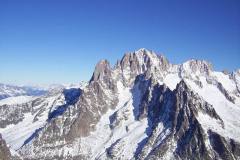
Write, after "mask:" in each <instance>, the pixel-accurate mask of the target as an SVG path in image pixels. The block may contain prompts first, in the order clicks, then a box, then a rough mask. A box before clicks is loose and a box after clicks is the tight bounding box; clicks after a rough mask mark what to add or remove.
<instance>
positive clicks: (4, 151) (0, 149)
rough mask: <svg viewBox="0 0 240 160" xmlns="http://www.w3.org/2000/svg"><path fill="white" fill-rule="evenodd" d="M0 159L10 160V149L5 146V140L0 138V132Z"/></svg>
mask: <svg viewBox="0 0 240 160" xmlns="http://www.w3.org/2000/svg"><path fill="white" fill-rule="evenodd" d="M0 159H1V160H10V159H11V153H10V150H9V148H8V147H7V144H6V142H5V141H4V140H3V139H2V135H1V134H0Z"/></svg>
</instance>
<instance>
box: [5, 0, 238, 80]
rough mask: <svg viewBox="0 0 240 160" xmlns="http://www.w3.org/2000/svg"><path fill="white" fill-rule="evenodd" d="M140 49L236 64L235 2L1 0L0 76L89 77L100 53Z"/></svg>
mask: <svg viewBox="0 0 240 160" xmlns="http://www.w3.org/2000/svg"><path fill="white" fill-rule="evenodd" d="M139 48H147V49H150V50H154V51H156V52H161V53H163V54H164V55H165V56H166V57H167V58H168V59H169V60H170V62H172V63H182V62H183V61H185V60H187V59H190V58H197V59H206V60H208V61H211V62H212V63H213V64H214V67H215V69H216V70H223V69H228V70H230V71H231V70H235V69H237V68H240V1H239V0H145V1H143V0H118V1H117V0H109V1H106V0H95V1H94V0H92V1H91V0H86V1H84V0H1V1H0V82H4V83H17V84H26V83H69V82H73V83H75V82H78V81H80V80H88V79H90V77H91V74H92V72H93V70H94V66H95V64H96V63H97V62H98V61H99V60H100V59H108V60H109V61H110V62H111V64H114V63H115V62H116V60H117V59H120V58H121V57H122V56H123V54H124V53H125V52H127V51H134V50H137V49H139Z"/></svg>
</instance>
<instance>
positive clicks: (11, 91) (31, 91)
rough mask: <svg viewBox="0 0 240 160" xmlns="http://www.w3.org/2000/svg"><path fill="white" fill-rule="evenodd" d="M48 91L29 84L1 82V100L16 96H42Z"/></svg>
mask: <svg viewBox="0 0 240 160" xmlns="http://www.w3.org/2000/svg"><path fill="white" fill-rule="evenodd" d="M46 92H47V90H45V89H39V88H35V87H27V86H15V85H7V84H2V83H0V100H1V99H4V98H8V97H16V96H40V95H43V94H45V93H46Z"/></svg>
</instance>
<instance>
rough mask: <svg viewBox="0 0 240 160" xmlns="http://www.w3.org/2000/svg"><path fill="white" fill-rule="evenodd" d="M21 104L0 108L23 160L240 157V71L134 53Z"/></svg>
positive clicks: (1, 126)
mask: <svg viewBox="0 0 240 160" xmlns="http://www.w3.org/2000/svg"><path fill="white" fill-rule="evenodd" d="M22 102H23V101H22ZM22 102H21V103H19V104H16V103H14V104H12V103H11V104H7V103H5V104H2V105H1V104H0V133H1V134H2V137H3V139H4V140H5V141H6V143H7V144H8V146H9V147H10V149H11V150H15V151H16V153H17V154H18V155H19V156H21V158H23V159H26V160H27V159H31V160H32V159H33V160H34V159H35V160H37V159H43V160H47V159H64V160H72V159H73V160H79V159H164V160H170V159H179V160H180V159H183V160H185V159H186V160H187V159H197V160H200V159H207V160H208V159H209V160H215V159H228V160H229V159H230V160H235V159H240V117H239V115H240V70H237V71H234V72H232V73H226V72H217V71H214V70H213V67H212V65H211V64H210V63H209V62H207V61H204V60H194V59H191V60H189V61H187V62H184V63H183V64H178V65H175V64H171V63H170V62H169V61H168V60H167V59H166V58H165V57H164V56H163V55H158V54H156V53H154V52H153V51H149V50H146V49H140V50H138V51H135V52H131V53H127V54H125V55H124V56H123V58H122V59H121V60H120V61H118V62H117V63H116V65H115V66H114V67H113V68H112V67H111V66H110V64H109V62H108V61H107V60H101V61H100V62H99V63H98V64H97V65H96V67H95V70H94V73H93V75H92V78H91V79H90V81H89V83H86V85H83V86H82V87H71V86H69V87H63V88H59V89H54V90H51V91H50V92H48V93H47V94H45V95H43V96H39V97H34V98H33V99H31V100H30V101H27V102H23V103H22ZM4 148H6V147H4ZM5 150H6V149H5ZM11 150H10V151H11ZM12 152H13V151H12ZM0 153H2V152H0ZM8 153H9V152H8V151H7V152H6V154H7V156H8V155H9V154H8ZM16 153H15V154H16Z"/></svg>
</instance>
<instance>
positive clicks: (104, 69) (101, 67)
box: [90, 60, 111, 82]
mask: <svg viewBox="0 0 240 160" xmlns="http://www.w3.org/2000/svg"><path fill="white" fill-rule="evenodd" d="M110 76H111V67H110V63H109V62H108V61H107V60H101V61H99V62H98V63H97V65H96V67H95V70H94V72H93V76H92V78H91V80H90V82H91V81H98V80H102V79H104V78H106V77H110Z"/></svg>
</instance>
